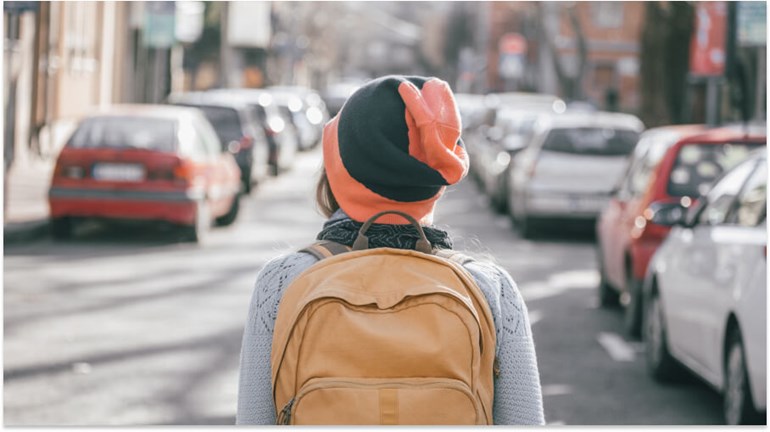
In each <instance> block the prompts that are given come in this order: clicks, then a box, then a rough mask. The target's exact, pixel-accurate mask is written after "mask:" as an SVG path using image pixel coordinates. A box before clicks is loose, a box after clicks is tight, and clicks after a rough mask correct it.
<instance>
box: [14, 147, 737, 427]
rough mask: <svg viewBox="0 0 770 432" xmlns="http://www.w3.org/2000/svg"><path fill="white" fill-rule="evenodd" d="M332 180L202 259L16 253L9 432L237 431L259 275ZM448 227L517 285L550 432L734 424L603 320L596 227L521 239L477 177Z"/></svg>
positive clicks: (293, 197)
mask: <svg viewBox="0 0 770 432" xmlns="http://www.w3.org/2000/svg"><path fill="white" fill-rule="evenodd" d="M319 167H320V152H319V151H318V150H315V151H313V152H311V153H309V154H303V155H301V158H300V160H299V161H298V163H297V165H296V166H295V168H294V169H293V170H292V171H291V172H289V173H286V174H284V175H282V176H281V177H279V178H275V179H270V180H269V181H268V182H266V183H265V184H264V185H262V186H261V187H260V188H259V189H258V190H257V191H255V193H254V194H253V195H252V196H250V197H248V198H247V199H245V200H244V202H243V206H242V213H241V214H240V216H239V219H238V221H237V222H236V223H235V224H234V225H232V226H230V227H226V228H215V229H214V230H213V231H212V233H211V235H210V237H209V238H208V241H207V243H206V244H204V245H202V246H198V245H194V244H189V243H183V242H179V241H177V239H176V233H175V232H174V231H170V230H164V229H161V228H155V227H147V226H136V227H134V226H129V227H109V226H108V227H103V226H98V225H91V226H83V227H82V228H81V230H80V232H79V233H78V235H77V237H76V238H75V239H74V240H72V241H68V242H65V243H61V242H53V241H51V240H49V239H43V240H40V241H36V242H33V243H30V244H25V245H6V248H5V256H4V327H5V333H4V335H5V338H4V341H5V343H4V347H3V349H4V356H3V358H4V384H5V386H4V387H5V390H4V391H5V394H4V418H5V420H4V422H5V425H7V426H19V425H45V426H52V425H216V424H233V423H234V420H235V407H236V397H237V379H238V376H237V374H238V371H237V368H238V357H239V351H240V342H241V334H242V329H243V324H244V321H245V317H246V313H247V308H248V304H249V298H250V295H251V289H252V285H253V282H254V278H255V276H256V275H257V273H258V271H259V269H260V267H261V266H262V265H263V264H264V263H265V262H266V261H267V260H269V259H270V258H271V257H273V256H275V255H277V254H281V253H286V252H290V251H292V250H296V249H299V248H301V247H303V246H305V245H307V244H309V243H310V242H312V240H313V238H314V237H315V234H316V233H317V231H318V230H319V228H320V227H321V224H322V222H323V218H322V217H321V216H320V215H319V214H318V213H317V212H315V211H314V207H313V201H312V199H313V196H314V194H313V192H314V181H315V177H316V175H317V172H318V169H319ZM436 223H437V225H439V226H440V227H444V228H448V229H449V230H450V231H451V232H452V233H453V237H454V240H455V245H456V247H458V248H461V249H466V250H469V251H471V252H472V253H474V254H476V255H477V256H484V255H487V254H489V255H492V256H494V257H495V259H496V260H497V261H498V262H499V263H500V264H501V265H503V266H504V267H505V268H506V269H507V270H508V271H509V272H510V273H511V274H512V275H513V277H514V279H515V280H516V281H517V283H518V285H519V288H520V290H521V291H522V293H523V295H524V297H525V299H526V301H527V305H528V308H529V312H530V318H531V321H532V326H533V334H534V338H535V344H536V349H537V355H538V361H539V366H540V374H541V380H542V384H543V394H544V403H545V412H546V420H547V422H548V423H549V424H554V425H559V424H565V425H610V424H615V425H659V424H666V425H695V424H698V425H702V424H720V423H721V422H722V419H721V414H720V412H721V399H720V398H719V396H718V395H716V394H715V393H714V392H712V391H711V390H710V389H709V388H708V387H706V386H705V385H704V384H702V383H700V382H699V381H697V380H695V379H683V382H682V383H680V384H676V385H668V386H661V385H659V384H657V383H655V382H653V381H652V380H651V379H650V378H649V377H648V376H647V375H646V371H645V369H644V360H643V354H642V352H641V350H642V345H641V343H640V342H638V341H628V340H626V339H625V337H624V336H623V332H622V330H621V328H622V326H621V323H622V314H621V311H620V310H603V309H599V308H597V298H596V291H595V286H596V283H597V282H598V274H597V272H596V264H595V252H594V245H593V241H594V239H593V237H592V235H591V234H590V227H588V229H586V227H582V228H581V227H573V228H572V229H565V228H564V227H563V226H559V227H545V228H544V229H543V232H542V233H541V236H540V237H539V238H537V239H535V240H533V241H529V240H523V239H521V238H520V237H519V236H518V234H516V232H515V231H514V230H512V228H511V225H510V222H509V221H508V219H507V218H505V217H503V216H498V215H494V214H493V213H492V212H491V211H490V210H488V207H487V206H486V204H485V201H484V199H483V197H481V196H480V194H479V193H478V191H477V189H476V187H475V185H474V184H473V182H472V181H469V180H466V181H465V182H463V183H461V184H460V185H458V186H457V187H454V188H451V189H450V190H448V191H447V193H446V195H445V196H444V197H443V198H442V200H441V201H440V203H439V207H438V210H437V213H436ZM557 228H558V229H557ZM586 232H587V233H586Z"/></svg>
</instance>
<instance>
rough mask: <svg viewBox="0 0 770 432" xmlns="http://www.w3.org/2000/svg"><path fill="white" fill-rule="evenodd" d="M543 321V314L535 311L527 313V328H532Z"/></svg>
mask: <svg viewBox="0 0 770 432" xmlns="http://www.w3.org/2000/svg"><path fill="white" fill-rule="evenodd" d="M541 319H543V313H542V312H540V311H537V310H534V311H529V326H530V327H531V326H533V325H535V324H537V323H538V321H540V320H541Z"/></svg>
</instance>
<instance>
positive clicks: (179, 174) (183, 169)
mask: <svg viewBox="0 0 770 432" xmlns="http://www.w3.org/2000/svg"><path fill="white" fill-rule="evenodd" d="M172 173H173V179H174V182H177V183H183V184H190V183H193V182H194V181H195V180H196V174H195V165H194V164H193V163H192V162H190V161H187V160H180V161H179V163H178V164H177V165H176V166H175V167H174V169H173V170H172Z"/></svg>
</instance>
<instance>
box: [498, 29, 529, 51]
mask: <svg viewBox="0 0 770 432" xmlns="http://www.w3.org/2000/svg"><path fill="white" fill-rule="evenodd" d="M498 49H499V51H500V54H519V55H524V54H526V53H527V39H525V38H524V36H522V35H521V34H519V33H506V34H504V35H503V36H502V37H500V42H499V43H498Z"/></svg>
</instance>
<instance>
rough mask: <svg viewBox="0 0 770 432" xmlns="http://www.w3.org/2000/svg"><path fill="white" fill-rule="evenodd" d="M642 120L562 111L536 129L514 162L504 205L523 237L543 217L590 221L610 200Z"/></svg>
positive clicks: (544, 120) (600, 113)
mask: <svg viewBox="0 0 770 432" xmlns="http://www.w3.org/2000/svg"><path fill="white" fill-rule="evenodd" d="M642 129H643V125H642V122H641V121H640V120H639V119H638V118H636V117H634V116H632V115H628V114H616V113H606V112H596V113H586V112H565V113H563V114H558V115H556V114H554V115H547V116H544V117H542V118H541V119H540V120H539V121H538V122H537V124H536V125H535V130H534V133H533V138H532V141H531V143H530V144H529V145H528V146H527V148H525V149H524V150H522V151H521V152H519V153H518V154H517V155H516V156H515V157H514V158H513V164H512V166H511V168H510V175H509V179H508V181H509V182H510V183H509V191H510V196H509V198H508V202H509V205H510V207H511V208H510V213H511V216H512V218H513V220H514V224H515V226H516V227H517V228H518V229H519V230H520V231H521V233H522V235H523V236H524V237H529V236H531V235H532V232H533V228H534V227H533V225H534V224H535V223H537V222H539V221H541V220H544V219H572V220H592V219H595V218H596V217H597V216H598V214H599V212H600V211H601V210H602V208H604V206H605V205H606V204H607V202H608V201H609V199H610V195H611V192H612V188H613V187H614V185H615V184H616V183H617V181H618V179H619V178H620V177H621V175H622V174H623V170H624V168H625V166H626V163H627V161H628V157H629V155H630V154H631V152H632V151H633V150H634V147H635V146H636V143H637V141H638V140H639V133H640V132H641V131H642Z"/></svg>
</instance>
